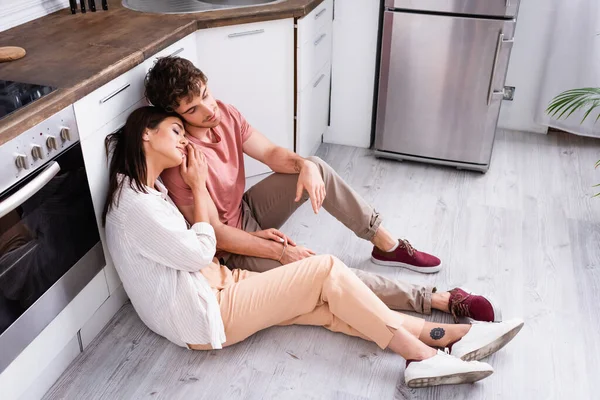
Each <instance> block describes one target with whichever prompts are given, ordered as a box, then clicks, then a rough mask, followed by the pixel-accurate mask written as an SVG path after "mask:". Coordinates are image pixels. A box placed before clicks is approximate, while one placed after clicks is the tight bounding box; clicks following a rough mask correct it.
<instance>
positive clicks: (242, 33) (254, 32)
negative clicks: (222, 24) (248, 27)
mask: <svg viewBox="0 0 600 400" xmlns="http://www.w3.org/2000/svg"><path fill="white" fill-rule="evenodd" d="M259 33H265V30H264V29H256V30H254V31H246V32H236V33H230V34H229V35H227V36H229V37H230V38H236V37H240V36H248V35H258V34H259Z"/></svg>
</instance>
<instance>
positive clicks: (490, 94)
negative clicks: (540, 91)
mask: <svg viewBox="0 0 600 400" xmlns="http://www.w3.org/2000/svg"><path fill="white" fill-rule="evenodd" d="M507 1H510V0H507ZM504 43H514V39H504V33H500V34H499V35H498V43H496V54H495V55H494V65H493V66H492V77H491V78H490V87H489V88H488V100H487V105H488V106H489V105H490V103H491V102H492V98H493V97H494V95H499V94H502V95H504V89H502V91H496V90H494V81H495V80H496V71H497V70H498V59H499V58H500V51H501V50H502V45H503V44H504Z"/></svg>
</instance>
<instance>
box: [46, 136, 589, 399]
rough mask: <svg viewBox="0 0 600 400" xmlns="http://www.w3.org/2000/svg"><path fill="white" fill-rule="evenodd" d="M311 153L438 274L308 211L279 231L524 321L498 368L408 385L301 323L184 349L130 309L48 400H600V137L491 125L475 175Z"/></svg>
mask: <svg viewBox="0 0 600 400" xmlns="http://www.w3.org/2000/svg"><path fill="white" fill-rule="evenodd" d="M318 155H320V156H321V157H322V158H323V159H325V160H326V161H327V162H329V163H330V164H331V165H332V166H333V167H334V168H335V169H336V170H337V171H338V172H339V173H340V175H342V176H343V177H344V178H345V179H346V180H347V181H348V182H349V183H350V184H351V185H352V186H353V187H354V188H355V189H356V190H357V191H358V192H359V193H360V194H361V195H363V196H364V197H365V198H366V199H367V200H368V201H369V202H371V203H372V204H374V205H375V207H376V208H377V209H378V210H379V211H380V212H381V213H382V214H383V215H384V216H385V225H386V226H387V227H388V228H389V229H390V230H392V231H393V232H394V233H396V234H397V235H398V236H401V237H405V238H408V239H409V240H410V241H411V243H413V244H414V245H415V246H416V247H417V248H419V249H422V250H427V251H430V252H432V253H434V254H437V255H439V256H440V257H441V258H442V259H443V261H444V263H445V269H444V270H443V271H442V272H440V273H438V274H436V275H430V276H426V275H420V274H418V273H414V272H410V271H405V270H401V269H393V268H387V267H380V266H376V265H373V264H372V263H371V262H370V261H369V254H370V249H371V247H370V245H369V243H366V242H362V241H361V240H360V239H358V238H356V237H355V236H353V234H352V233H350V232H349V231H346V230H345V229H344V227H343V226H342V225H341V224H339V223H338V222H337V221H335V220H334V219H333V218H332V217H331V216H329V215H327V214H326V213H320V214H319V215H318V216H315V215H313V214H312V212H311V210H310V209H309V207H308V206H307V205H305V206H304V207H303V208H302V209H300V210H299V211H298V212H297V214H296V215H294V217H293V218H292V219H291V220H290V221H288V223H286V225H285V226H284V227H283V228H282V230H283V231H284V232H286V233H287V234H289V235H290V236H292V237H293V238H295V239H296V241H297V242H299V243H302V244H305V245H307V246H309V247H311V248H312V249H313V250H315V251H317V252H318V253H333V254H335V255H337V256H338V257H339V258H341V259H342V260H343V261H344V262H346V263H347V264H348V265H350V266H353V267H358V268H363V269H365V270H371V271H375V272H378V273H381V274H385V275H388V276H391V277H395V278H398V279H405V280H409V281H413V282H419V283H428V284H434V285H436V286H437V287H438V288H440V289H442V290H444V289H448V288H453V287H455V286H459V285H460V286H463V287H467V288H469V289H471V290H472V291H476V292H479V293H485V294H489V295H491V296H493V298H494V299H495V300H496V301H497V302H498V303H499V304H500V305H501V306H502V309H503V313H504V316H505V318H508V317H513V316H521V317H523V318H524V319H525V321H526V324H525V327H524V328H523V330H522V331H521V333H520V334H519V336H517V338H516V339H515V340H514V341H513V342H512V343H510V344H509V345H508V346H507V347H506V348H505V349H503V350H501V351H500V352H498V353H496V354H495V355H493V356H492V357H490V358H488V359H487V361H488V362H489V363H490V364H492V365H493V367H494V368H495V371H496V372H495V374H494V375H492V376H491V377H490V378H488V379H486V380H484V381H482V382H480V383H477V384H474V385H462V386H446V387H437V388H429V389H418V390H412V389H408V388H407V387H406V386H405V385H404V383H403V382H404V378H403V371H404V361H403V360H402V359H401V358H400V357H399V356H397V355H395V354H393V353H391V352H389V351H381V350H379V349H378V348H377V346H376V345H374V344H372V343H368V342H364V341H362V340H360V339H357V338H350V337H345V336H343V335H341V334H335V333H331V332H328V331H326V330H325V329H320V328H312V327H276V328H271V329H268V330H266V331H263V332H260V333H259V334H257V335H255V336H253V337H251V338H250V339H248V340H247V341H246V342H243V343H241V344H238V345H235V346H233V347H231V348H228V349H225V350H220V351H211V352H192V351H186V350H184V349H180V348H178V347H176V346H175V345H172V344H169V343H168V342H167V341H166V340H164V339H162V338H159V337H158V336H156V335H154V334H153V333H151V332H150V331H149V330H148V329H146V328H145V327H144V326H143V324H142V323H141V322H140V320H139V318H138V317H137V315H136V314H135V312H134V311H133V309H132V307H131V306H130V305H126V306H125V307H124V308H123V309H122V310H121V311H120V312H119V313H118V314H117V315H116V316H115V317H114V319H113V320H112V322H111V323H110V324H109V325H108V326H107V327H106V329H105V330H104V331H103V333H102V334H101V335H100V336H99V337H98V338H97V339H96V340H95V342H94V343H93V344H92V345H91V346H90V347H89V348H88V349H87V350H86V351H85V352H84V353H82V354H81V355H80V356H79V357H78V358H77V360H76V361H75V362H74V363H73V365H72V366H71V367H70V368H69V369H68V370H67V371H66V372H65V374H64V375H63V376H62V377H61V378H60V379H59V381H58V382H57V383H56V384H55V385H54V387H53V388H52V389H51V390H50V391H49V392H48V394H47V396H46V398H47V399H85V400H92V399H111V400H112V399H142V398H143V399H169V400H171V399H227V400H229V399H347V400H350V399H353V400H358V399H465V398H472V399H528V400H529V399H574V400H579V399H592V398H598V397H596V396H597V395H598V377H599V376H600V375H599V374H600V373H599V372H598V371H600V322H599V318H600V198H596V199H592V195H593V194H594V188H592V185H593V184H595V183H600V170H597V171H594V162H595V161H596V160H597V159H599V158H600V140H594V139H589V138H581V137H577V136H573V135H568V134H563V133H551V134H549V135H548V136H545V135H537V134H531V133H519V132H511V131H499V133H498V135H497V140H496V144H495V148H494V156H493V162H492V167H491V169H490V171H489V172H488V173H487V174H485V175H484V174H481V173H474V172H467V171H458V170H456V169H452V168H446V167H436V166H431V165H425V164H417V163H410V162H396V161H387V160H378V159H375V158H374V157H373V156H372V155H371V152H370V151H368V150H364V149H356V148H351V147H344V146H336V145H323V146H321V148H320V149H319V153H318ZM429 318H430V319H434V320H437V321H446V322H449V321H450V319H449V318H448V316H446V315H442V314H434V315H433V316H431V317H429ZM594 393H596V394H595V395H594Z"/></svg>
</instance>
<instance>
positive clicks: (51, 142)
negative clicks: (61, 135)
mask: <svg viewBox="0 0 600 400" xmlns="http://www.w3.org/2000/svg"><path fill="white" fill-rule="evenodd" d="M46 147H48V150H50V151H52V150H56V149H58V144H57V143H56V137H55V136H48V138H47V139H46Z"/></svg>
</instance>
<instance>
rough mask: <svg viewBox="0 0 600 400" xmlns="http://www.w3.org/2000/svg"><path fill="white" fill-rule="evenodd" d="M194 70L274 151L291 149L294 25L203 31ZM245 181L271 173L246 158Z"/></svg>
mask: <svg viewBox="0 0 600 400" xmlns="http://www.w3.org/2000/svg"><path fill="white" fill-rule="evenodd" d="M197 34H198V38H197V40H198V64H197V65H198V67H199V68H200V69H201V70H202V71H203V72H204V73H205V74H206V76H207V77H208V85H209V87H210V88H211V90H212V92H213V95H214V96H215V97H216V98H217V99H219V100H222V101H223V102H225V103H229V104H232V105H234V106H235V107H236V108H237V109H238V110H240V112H241V113H242V115H243V116H244V117H245V118H246V119H247V120H248V122H249V123H250V124H251V125H252V126H253V127H254V128H255V129H257V130H258V131H260V132H261V133H263V134H264V135H265V136H266V137H267V138H268V139H269V140H271V141H272V142H273V143H275V144H276V145H279V146H281V147H285V148H287V149H290V150H293V149H294V21H293V19H284V20H278V21H268V22H259V23H252V24H243V25H235V26H227V27H220V28H212V29H204V30H200V31H198V32H197ZM245 168H246V176H253V175H258V174H262V173H266V172H269V171H270V170H269V168H268V167H267V166H266V165H264V164H261V163H259V162H258V161H256V160H252V159H250V158H249V157H247V156H245Z"/></svg>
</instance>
